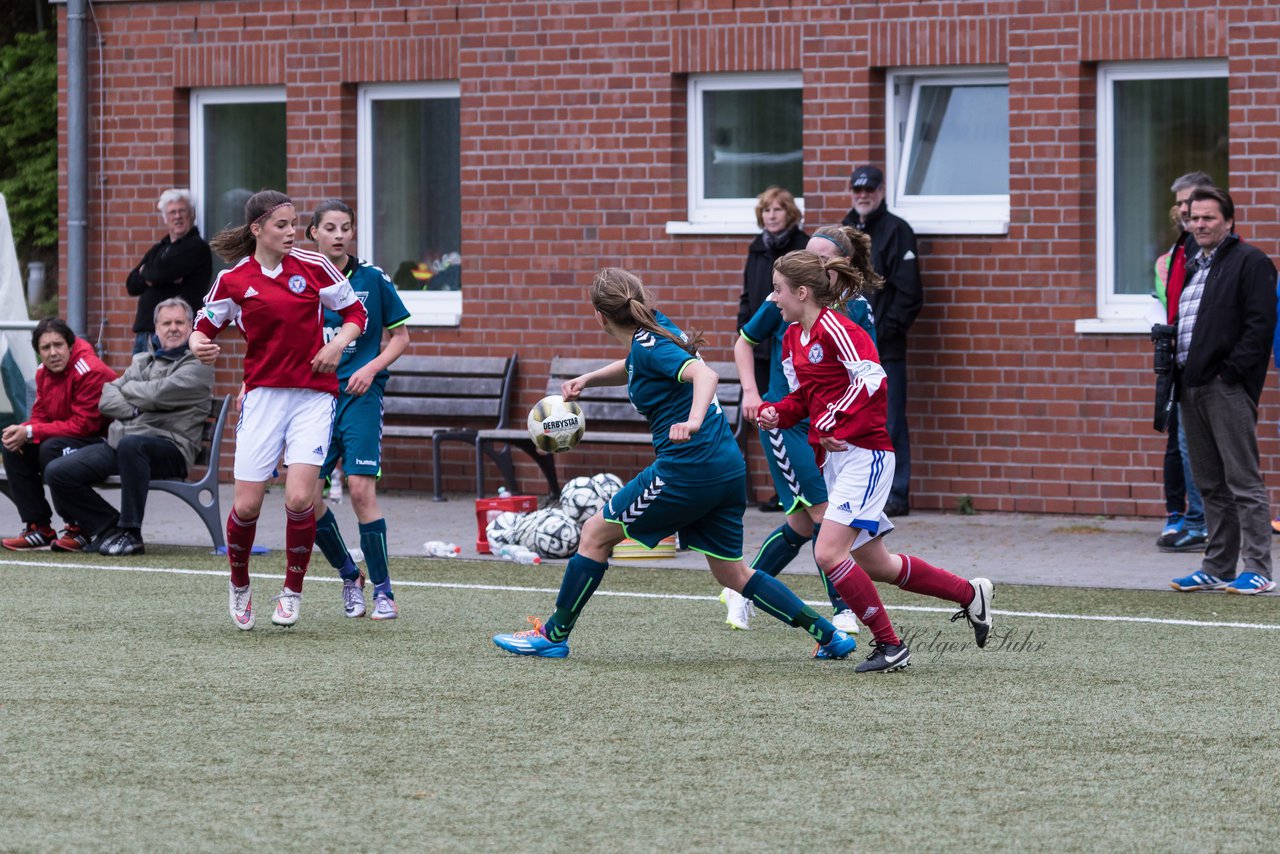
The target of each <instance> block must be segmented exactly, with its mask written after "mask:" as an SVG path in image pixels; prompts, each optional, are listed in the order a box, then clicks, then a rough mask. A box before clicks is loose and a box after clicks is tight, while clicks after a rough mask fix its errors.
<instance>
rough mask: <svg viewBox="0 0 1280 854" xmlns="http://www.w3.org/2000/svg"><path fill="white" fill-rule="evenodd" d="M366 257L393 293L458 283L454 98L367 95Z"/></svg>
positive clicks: (459, 214)
mask: <svg viewBox="0 0 1280 854" xmlns="http://www.w3.org/2000/svg"><path fill="white" fill-rule="evenodd" d="M370 113H371V117H370V120H371V122H372V138H373V213H372V215H373V217H374V218H375V220H374V221H375V226H374V232H373V233H374V246H373V253H372V255H373V257H372V260H373V261H374V263H376V264H377V265H378V266H380V267H381V268H382V269H384V270H386V271H387V274H388V275H390V276H391V279H392V281H393V282H395V284H396V287H397V288H399V289H400V290H416V291H422V290H427V291H456V290H461V288H462V268H461V265H462V254H461V250H462V210H461V207H462V187H461V164H460V160H459V151H458V149H459V145H460V139H461V137H460V130H459V101H458V99H457V98H432V99H412V100H407V99H406V100H375V101H373V102H372V105H371V110H370Z"/></svg>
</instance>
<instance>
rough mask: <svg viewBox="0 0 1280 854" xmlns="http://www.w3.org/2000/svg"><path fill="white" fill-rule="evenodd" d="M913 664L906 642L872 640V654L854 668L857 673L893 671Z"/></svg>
mask: <svg viewBox="0 0 1280 854" xmlns="http://www.w3.org/2000/svg"><path fill="white" fill-rule="evenodd" d="M910 664H911V650H909V649H907V645H906V644H905V643H882V642H881V641H875V640H873V641H872V642H871V654H870V655H868V656H867V660H866V661H864V662H862V663H861V664H859V665H858V666H857V667H855V668H854V672H856V673H892V672H893V671H895V670H901V669H902V668H904V667H907V666H908V665H910Z"/></svg>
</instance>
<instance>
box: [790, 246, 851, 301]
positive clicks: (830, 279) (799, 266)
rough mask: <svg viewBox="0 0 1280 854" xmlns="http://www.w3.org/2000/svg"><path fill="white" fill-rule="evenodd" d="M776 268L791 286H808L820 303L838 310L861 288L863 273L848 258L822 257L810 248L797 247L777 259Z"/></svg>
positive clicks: (792, 288)
mask: <svg viewBox="0 0 1280 854" xmlns="http://www.w3.org/2000/svg"><path fill="white" fill-rule="evenodd" d="M773 269H774V271H775V272H776V273H777V274H778V275H780V276H782V278H783V279H785V280H786V283H787V286H788V287H789V288H791V290H793V291H794V290H796V289H797V288H801V287H805V288H808V289H809V291H810V292H811V293H812V294H813V298H814V301H815V302H817V303H818V305H825V306H829V307H830V308H832V309H835V310H836V311H840V310H842V309H843V308H844V307H845V304H846V303H848V302H849V301H850V300H852V299H855V298H856V297H857V296H858V294H860V293H861V292H862V291H861V288H862V286H863V276H862V273H861V272H860V271H859V270H857V269H856V268H855V267H854V266H853V264H852V262H850V261H849V259H848V258H842V257H838V256H837V257H835V258H823V257H822V256H821V255H816V254H814V253H813V252H810V251H808V250H807V249H798V250H796V251H795V252H788V253H787V254H786V255H783V256H782V257H781V258H779V259H778V260H777V261H774V262H773Z"/></svg>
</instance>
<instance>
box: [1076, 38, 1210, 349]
mask: <svg viewBox="0 0 1280 854" xmlns="http://www.w3.org/2000/svg"><path fill="white" fill-rule="evenodd" d="M1227 76H1228V74H1227V61H1226V60H1225V59H1210V60H1177V61H1174V62H1108V63H1102V64H1100V65H1099V66H1098V78H1097V83H1098V98H1097V105H1098V106H1097V111H1098V115H1097V128H1098V144H1097V148H1098V185H1097V186H1098V202H1097V204H1098V210H1097V214H1098V230H1097V240H1096V241H1095V243H1096V245H1097V270H1098V275H1097V301H1098V316H1097V317H1096V318H1086V319H1083V320H1077V321H1076V332H1080V333H1100V334H1114V333H1124V332H1133V333H1142V334H1147V333H1150V331H1151V324H1152V323H1153V322H1161V321H1160V311H1159V304H1158V303H1157V302H1156V301H1155V300H1153V299H1152V298H1151V297H1150V296H1149V295H1148V294H1117V293H1116V292H1115V278H1116V276H1115V264H1114V261H1115V252H1114V249H1115V228H1114V226H1115V222H1114V208H1115V123H1114V121H1113V120H1112V116H1113V115H1114V113H1115V109H1114V107H1115V103H1114V97H1113V96H1114V93H1115V89H1114V84H1115V83H1116V82H1117V81H1121V80H1174V79H1181V78H1196V79H1203V78H1206V77H1227ZM1175 177H1177V176H1175V175H1171V176H1169V180H1171V181H1172V180H1173V178H1175ZM1151 261H1152V263H1155V259H1154V258H1152V259H1151Z"/></svg>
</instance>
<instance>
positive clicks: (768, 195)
mask: <svg viewBox="0 0 1280 854" xmlns="http://www.w3.org/2000/svg"><path fill="white" fill-rule="evenodd" d="M774 202H777V203H778V204H780V205H782V209H783V210H784V211H786V212H787V228H790V227H791V226H793V225H795V224H796V223H798V222H800V207H799V206H798V205H797V204H796V197H795V196H793V195H791V193H790V192H789V191H787V190H784V189H782V188H781V187H770V188H769V189H767V190H765V191H764V192H763V193H761V194H760V195H759V196H757V197H756V225H758V226H760V227H761V228H764V209H765V208H767V207H769V206H770V205H772V204H773V203H774Z"/></svg>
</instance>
